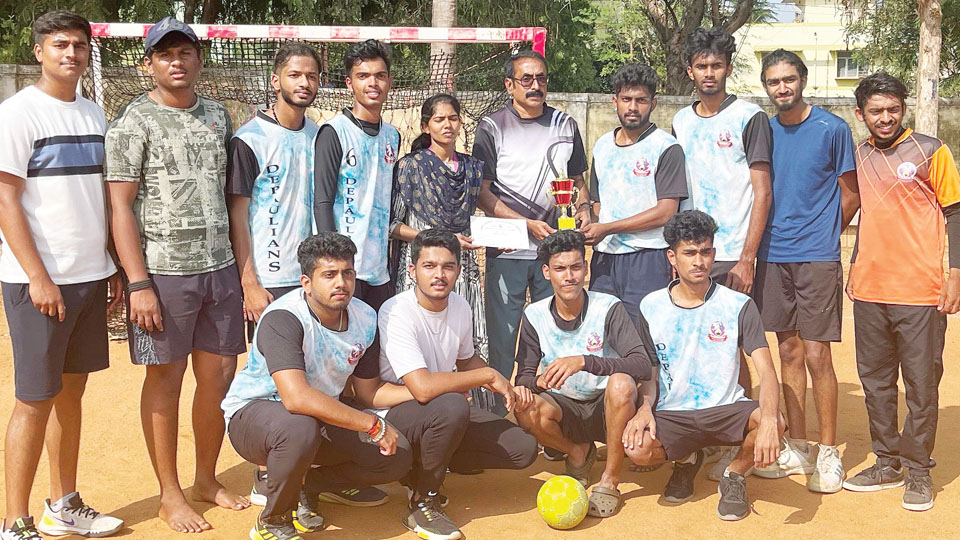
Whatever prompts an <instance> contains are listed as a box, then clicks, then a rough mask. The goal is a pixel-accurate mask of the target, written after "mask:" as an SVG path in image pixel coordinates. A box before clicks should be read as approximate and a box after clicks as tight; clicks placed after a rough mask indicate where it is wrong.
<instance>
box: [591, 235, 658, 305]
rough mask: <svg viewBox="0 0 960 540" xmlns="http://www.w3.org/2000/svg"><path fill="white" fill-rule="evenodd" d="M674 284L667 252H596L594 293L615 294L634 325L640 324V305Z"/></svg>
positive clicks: (644, 250) (593, 265) (642, 250)
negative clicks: (654, 292) (655, 292)
mask: <svg viewBox="0 0 960 540" xmlns="http://www.w3.org/2000/svg"><path fill="white" fill-rule="evenodd" d="M669 283H670V262H669V261H667V250H666V249H640V250H638V251H634V252H633V253H618V254H612V253H601V252H599V251H594V252H593V258H592V259H591V260H590V290H591V291H596V292H602V293H607V294H612V295H613V296H616V297H617V298H619V299H620V301H621V302H623V307H625V308H626V309H627V313H628V314H629V315H630V318H631V319H633V322H634V324H636V323H637V322H638V321H639V320H640V301H641V300H643V297H644V296H646V295H648V294H650V293H652V292H653V291H656V290H659V289H662V288H664V287H666V286H667V285H668V284H669Z"/></svg>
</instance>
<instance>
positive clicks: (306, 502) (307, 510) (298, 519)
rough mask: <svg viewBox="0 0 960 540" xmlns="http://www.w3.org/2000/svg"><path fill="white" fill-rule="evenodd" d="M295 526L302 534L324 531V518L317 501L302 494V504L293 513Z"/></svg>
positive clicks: (298, 504)
mask: <svg viewBox="0 0 960 540" xmlns="http://www.w3.org/2000/svg"><path fill="white" fill-rule="evenodd" d="M293 526H294V527H295V528H296V529H297V530H298V531H300V532H302V533H311V532H314V531H319V530H320V529H323V516H322V515H321V514H320V510H319V509H318V508H317V499H316V498H314V497H311V496H309V495H307V494H306V493H305V492H303V491H301V492H300V502H298V503H297V509H296V511H294V512H293Z"/></svg>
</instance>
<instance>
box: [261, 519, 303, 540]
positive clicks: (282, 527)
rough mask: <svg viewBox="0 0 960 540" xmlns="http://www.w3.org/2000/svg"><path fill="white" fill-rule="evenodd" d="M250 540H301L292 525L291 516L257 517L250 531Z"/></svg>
mask: <svg viewBox="0 0 960 540" xmlns="http://www.w3.org/2000/svg"><path fill="white" fill-rule="evenodd" d="M250 540H303V537H302V536H300V535H299V534H297V529H296V527H294V525H293V516H290V515H286V516H271V517H268V518H262V517H259V516H258V517H257V524H256V525H254V527H253V528H252V529H250Z"/></svg>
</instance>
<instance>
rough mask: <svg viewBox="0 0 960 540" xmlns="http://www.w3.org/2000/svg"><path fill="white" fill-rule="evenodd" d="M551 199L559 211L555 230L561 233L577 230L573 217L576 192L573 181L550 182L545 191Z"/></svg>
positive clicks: (557, 180) (560, 179)
mask: <svg viewBox="0 0 960 540" xmlns="http://www.w3.org/2000/svg"><path fill="white" fill-rule="evenodd" d="M547 194H549V195H550V196H551V197H553V203H554V205H555V206H556V207H557V208H559V209H560V217H559V218H557V228H558V229H560V230H561V231H563V230H572V229H576V228H577V220H576V219H575V218H574V217H573V205H574V204H576V202H577V200H576V196H577V192H576V190H575V189H574V188H573V179H571V178H557V179H556V180H551V181H550V190H549V191H547Z"/></svg>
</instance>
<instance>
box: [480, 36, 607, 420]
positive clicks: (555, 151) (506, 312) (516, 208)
mask: <svg viewBox="0 0 960 540" xmlns="http://www.w3.org/2000/svg"><path fill="white" fill-rule="evenodd" d="M548 80H549V78H548V76H547V61H546V60H545V59H544V58H543V56H541V55H540V53H537V52H535V51H530V50H527V51H520V52H518V53H517V54H514V55H513V56H511V57H510V58H508V59H507V61H506V62H505V63H504V86H505V87H506V89H507V93H509V94H510V96H511V98H512V99H511V101H510V102H509V103H507V105H506V106H505V107H504V108H502V109H500V110H499V111H497V112H495V113H493V114H491V115H490V116H487V117H485V118H483V119H481V120H480V123H479V125H478V127H477V136H476V142H475V144H474V146H473V155H474V157H476V158H477V159H479V160H481V161H483V184H482V186H481V187H480V195H479V199H478V205H479V207H480V208H481V209H482V210H483V211H484V212H485V213H486V214H487V215H488V216H495V217H499V218H513V219H523V220H525V221H526V224H527V231H528V232H529V235H530V239H531V240H530V249H523V250H517V251H512V252H509V253H506V252H503V251H500V250H496V249H489V250H487V258H486V265H487V266H486V287H485V291H486V293H485V294H486V306H487V332H488V334H489V338H490V365H491V366H493V367H494V368H495V369H496V370H497V371H499V372H500V374H501V375H503V376H504V377H506V378H508V379H509V378H510V377H511V376H512V375H513V367H514V361H515V357H514V351H515V350H516V345H517V330H518V328H519V325H520V317H521V315H522V313H523V305H524V302H525V301H526V298H527V293H528V292H529V295H530V300H531V301H532V302H536V301H537V300H542V299H543V298H546V297H548V296H550V294H551V289H550V283H549V282H548V281H547V280H546V279H545V278H544V276H543V272H542V271H541V270H540V267H541V264H540V263H539V262H538V261H537V260H536V258H537V251H536V246H537V244H538V243H539V242H540V241H541V240H543V239H544V238H546V237H547V236H548V235H550V234H551V233H553V232H555V229H554V226H556V225H557V216H556V212H555V210H556V209H555V207H554V202H553V200H552V199H551V198H550V196H549V195H547V191H549V189H550V181H551V180H554V179H555V178H556V176H555V175H554V171H553V169H556V174H557V175H559V176H561V177H567V178H571V179H573V181H574V187H575V189H576V190H577V192H578V196H577V209H576V215H575V217H576V218H577V221H578V222H579V223H580V226H585V225H587V224H589V223H590V221H591V219H590V201H589V200H588V199H589V197H588V194H587V185H586V183H585V182H584V180H583V173H584V171H586V170H587V156H586V153H585V152H584V149H583V139H582V138H581V137H580V130H579V128H578V127H577V122H576V121H575V120H574V119H573V117H571V116H569V115H567V114H565V113H563V112H561V111H558V110H556V109H554V108H553V107H550V106H548V105H547V104H546V103H545V101H546V96H547V83H548ZM497 412H499V413H501V414H506V410H505V409H504V408H503V404H502V403H499V402H498V404H497Z"/></svg>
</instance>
